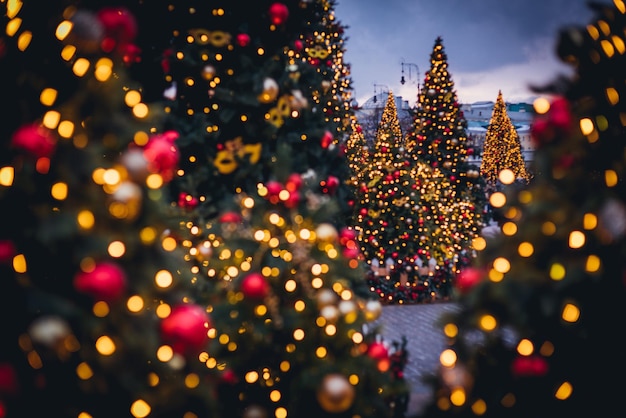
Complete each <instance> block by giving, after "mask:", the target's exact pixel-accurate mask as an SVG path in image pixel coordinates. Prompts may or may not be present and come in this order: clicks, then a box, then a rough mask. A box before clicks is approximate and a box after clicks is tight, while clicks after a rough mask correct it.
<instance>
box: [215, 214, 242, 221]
mask: <svg viewBox="0 0 626 418" xmlns="http://www.w3.org/2000/svg"><path fill="white" fill-rule="evenodd" d="M242 220H243V218H242V217H241V215H240V214H239V213H237V212H226V213H224V214H223V215H222V216H220V218H219V221H220V223H239V222H241V221H242Z"/></svg>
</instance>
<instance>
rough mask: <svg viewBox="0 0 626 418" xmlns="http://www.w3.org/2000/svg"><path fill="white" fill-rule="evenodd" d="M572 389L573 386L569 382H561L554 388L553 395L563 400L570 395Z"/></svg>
mask: <svg viewBox="0 0 626 418" xmlns="http://www.w3.org/2000/svg"><path fill="white" fill-rule="evenodd" d="M573 391H574V388H573V386H572V384H571V383H570V382H563V383H562V384H561V385H560V386H559V387H558V389H557V390H556V393H555V394H554V397H555V398H557V399H559V400H561V401H564V400H565V399H567V398H569V397H570V396H572V392H573Z"/></svg>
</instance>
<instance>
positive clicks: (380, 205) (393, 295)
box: [354, 91, 418, 302]
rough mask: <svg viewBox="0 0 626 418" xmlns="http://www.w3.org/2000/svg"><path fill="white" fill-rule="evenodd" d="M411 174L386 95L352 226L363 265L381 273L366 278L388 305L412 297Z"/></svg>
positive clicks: (393, 108) (391, 99) (394, 111)
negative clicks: (355, 232)
mask: <svg viewBox="0 0 626 418" xmlns="http://www.w3.org/2000/svg"><path fill="white" fill-rule="evenodd" d="M410 174H411V173H410V163H409V161H408V160H407V156H406V149H405V143H404V138H403V136H402V131H401V129H400V123H399V121H398V111H397V109H396V104H395V98H394V95H393V92H391V91H390V92H389V95H388V98H387V102H386V104H385V108H384V110H383V114H382V117H381V120H380V122H379V125H378V130H377V132H376V143H375V146H374V153H373V155H372V157H371V159H370V161H369V165H368V167H366V168H365V173H364V175H363V180H362V182H361V186H360V190H361V191H360V193H359V194H358V196H359V197H360V201H359V202H358V203H357V208H356V211H355V216H356V219H355V225H354V227H355V230H356V231H357V232H358V239H359V241H360V243H361V248H362V251H363V255H364V257H365V259H366V261H367V262H368V263H369V264H371V265H372V266H373V267H374V271H375V272H377V271H380V272H381V274H382V275H381V276H378V275H375V277H373V278H372V279H371V280H370V282H371V284H372V290H373V291H374V292H376V293H377V294H378V295H379V296H380V297H381V298H382V299H383V300H384V301H387V302H398V301H406V300H412V299H413V297H414V296H415V295H414V293H413V291H412V286H411V285H410V283H408V274H407V271H406V266H412V265H413V263H414V261H415V257H414V255H415V254H416V251H417V243H416V238H415V224H414V223H413V221H414V219H413V217H414V207H415V205H416V204H417V197H418V195H417V193H416V190H415V188H416V186H415V182H414V181H413V180H412V178H411V175H410ZM383 266H384V268H383V269H381V270H378V268H377V267H383ZM411 268H412V267H411Z"/></svg>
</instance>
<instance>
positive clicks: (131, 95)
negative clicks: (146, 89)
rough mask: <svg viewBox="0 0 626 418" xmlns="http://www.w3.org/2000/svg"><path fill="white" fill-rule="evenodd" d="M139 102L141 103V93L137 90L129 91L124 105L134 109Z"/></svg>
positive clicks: (125, 96)
mask: <svg viewBox="0 0 626 418" xmlns="http://www.w3.org/2000/svg"><path fill="white" fill-rule="evenodd" d="M139 102H141V93H139V92H138V91H137V90H129V91H127V92H126V94H125V95H124V103H126V106H128V107H133V106H135V105H136V104H138V103H139Z"/></svg>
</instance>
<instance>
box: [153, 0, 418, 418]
mask: <svg viewBox="0 0 626 418" xmlns="http://www.w3.org/2000/svg"><path fill="white" fill-rule="evenodd" d="M180 3H181V2H179V3H177V5H178V7H173V8H168V10H169V12H168V14H167V15H169V16H168V17H167V18H166V19H165V21H166V22H168V23H167V24H171V25H172V26H173V27H174V30H172V31H171V33H173V34H174V37H173V39H172V41H171V51H170V50H167V53H166V54H165V55H164V56H165V57H166V58H167V59H166V61H165V66H164V68H165V70H166V71H165V76H166V78H167V79H168V80H171V83H172V84H171V87H172V88H171V89H168V94H171V95H170V96H169V99H170V101H169V102H168V111H169V119H168V125H167V126H168V127H170V128H176V129H177V130H179V131H180V132H181V136H180V138H179V140H178V141H177V144H178V145H179V147H180V151H181V170H179V171H178V177H177V178H175V179H174V181H173V182H172V185H173V187H172V193H173V196H180V199H179V200H177V204H178V206H179V207H180V208H181V209H182V211H183V212H184V213H185V214H186V215H187V220H186V222H184V223H182V224H181V229H179V230H178V231H177V232H176V234H178V235H179V240H180V242H181V244H182V246H184V247H185V248H187V249H188V254H187V256H186V257H185V260H186V261H187V262H188V265H187V266H186V267H185V270H188V271H191V272H192V273H193V275H194V278H193V281H194V283H196V284H197V287H198V297H201V298H202V301H203V303H204V305H205V306H207V309H208V310H209V311H210V315H211V321H212V325H213V327H212V329H211V330H210V332H209V334H210V336H211V346H210V348H209V350H208V351H207V353H206V355H201V356H200V357H199V358H200V360H201V362H202V364H206V367H207V368H209V369H210V370H211V371H214V372H216V373H218V374H219V375H220V376H221V378H222V380H221V383H220V385H219V386H218V387H217V393H218V395H219V396H218V397H219V399H220V402H219V409H220V414H221V416H224V417H227V416H243V417H253V416H259V415H261V416H263V415H265V416H298V417H309V416H311V417H313V416H315V417H320V416H333V417H336V416H337V417H343V416H346V417H348V416H350V417H351V416H354V415H359V416H362V417H378V416H389V415H390V414H397V413H398V411H401V409H402V408H403V406H402V405H403V401H402V399H403V398H404V396H405V394H406V387H405V385H406V384H405V382H404V380H403V379H402V377H401V370H398V369H397V368H392V367H391V363H392V361H391V359H392V357H391V356H392V355H393V354H394V353H392V351H391V350H390V348H388V347H387V346H386V345H385V344H383V342H382V341H379V338H378V337H379V336H378V335H377V333H376V332H377V329H376V328H375V327H372V326H369V327H366V326H367V325H371V324H369V323H370V322H372V321H373V320H374V319H376V318H377V316H378V315H379V314H380V309H381V304H380V302H379V301H378V300H376V299H374V298H373V296H374V295H372V294H371V292H370V291H369V288H368V287H367V286H366V282H365V271H364V265H363V263H362V262H361V261H360V260H359V256H360V254H359V248H358V245H357V242H356V237H355V234H354V232H353V231H351V230H349V229H348V228H346V217H345V213H346V208H349V210H350V211H352V207H349V205H346V203H348V197H351V196H352V190H351V186H350V184H349V165H348V160H347V158H346V155H345V153H344V149H343V148H344V142H345V141H346V140H347V138H343V137H342V135H344V134H343V133H342V132H343V129H344V123H345V122H344V119H343V118H344V117H346V118H347V117H348V114H347V113H344V112H346V111H347V109H346V108H344V107H342V106H341V105H340V104H341V103H342V100H343V98H342V97H343V96H342V94H343V93H344V90H343V85H342V84H340V83H339V80H338V76H337V73H336V70H337V69H339V67H340V61H341V60H340V58H341V52H340V49H339V45H341V42H338V40H337V38H338V37H340V32H339V29H340V27H339V26H338V25H336V24H335V23H333V22H334V18H333V17H332V13H333V12H332V8H331V3H329V2H327V1H324V0H320V1H312V2H300V1H296V0H290V1H284V2H264V1H263V2H255V3H253V4H252V3H249V2H243V1H241V2H235V3H233V2H231V1H222V2H219V4H215V3H214V2H213V3H212V4H210V5H209V4H207V5H198V4H197V2H194V1H185V2H182V3H184V6H180ZM161 6H162V5H161V4H157V5H155V7H161ZM191 6H195V7H191ZM146 8H147V9H150V8H151V6H150V5H149V4H146ZM243 10H245V13H243ZM159 13H161V12H158V13H157V15H159ZM251 16H252V17H251ZM322 58H324V59H322ZM340 74H344V73H340ZM347 121H348V124H349V122H350V119H348V120H347ZM348 127H349V126H348ZM365 328H368V331H367V332H365Z"/></svg>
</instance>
